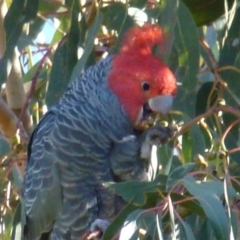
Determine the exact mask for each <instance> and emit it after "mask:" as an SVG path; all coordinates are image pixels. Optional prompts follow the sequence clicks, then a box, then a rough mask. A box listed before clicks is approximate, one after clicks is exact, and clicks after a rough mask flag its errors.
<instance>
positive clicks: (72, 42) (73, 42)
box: [46, 0, 79, 107]
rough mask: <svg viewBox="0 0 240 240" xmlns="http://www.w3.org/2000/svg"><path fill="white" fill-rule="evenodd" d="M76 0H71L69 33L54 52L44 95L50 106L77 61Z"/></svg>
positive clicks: (66, 84) (62, 89)
mask: <svg viewBox="0 0 240 240" xmlns="http://www.w3.org/2000/svg"><path fill="white" fill-rule="evenodd" d="M78 14H79V4H78V1H77V0H75V1H73V5H72V16H71V26H70V30H69V34H68V35H67V36H66V37H65V38H64V39H63V40H62V41H61V42H60V43H59V45H58V48H57V50H56V52H55V54H54V58H53V67H52V71H51V75H50V80H49V87H48V91H47V95H46V103H47V105H48V107H49V106H52V105H53V104H54V103H56V102H57V101H58V99H59V98H60V97H61V96H62V94H63V92H64V91H65V89H66V88H67V86H68V84H69V81H70V76H71V74H72V70H73V68H74V66H75V64H76V62H77V49H78V42H79V28H78Z"/></svg>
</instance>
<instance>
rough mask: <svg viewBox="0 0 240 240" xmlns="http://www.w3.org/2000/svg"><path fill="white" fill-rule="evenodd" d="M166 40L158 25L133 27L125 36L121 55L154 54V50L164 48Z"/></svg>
mask: <svg viewBox="0 0 240 240" xmlns="http://www.w3.org/2000/svg"><path fill="white" fill-rule="evenodd" d="M163 44H164V38H163V33H162V29H161V28H160V27H159V26H158V25H152V24H145V25H144V26H143V27H138V26H136V27H133V28H132V29H130V30H129V31H128V32H126V34H125V35H124V38H123V42H122V47H121V49H120V53H136V52H137V53H138V54H142V55H148V54H152V48H153V47H154V46H156V45H158V46H162V45H163Z"/></svg>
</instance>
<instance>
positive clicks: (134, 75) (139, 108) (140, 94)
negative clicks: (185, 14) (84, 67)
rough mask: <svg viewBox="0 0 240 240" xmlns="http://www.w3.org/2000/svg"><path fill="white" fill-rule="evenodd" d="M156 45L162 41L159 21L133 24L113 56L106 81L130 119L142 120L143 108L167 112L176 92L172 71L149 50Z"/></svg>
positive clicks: (149, 110)
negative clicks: (116, 53) (157, 22)
mask: <svg viewBox="0 0 240 240" xmlns="http://www.w3.org/2000/svg"><path fill="white" fill-rule="evenodd" d="M156 45H159V46H160V48H161V47H163V45H164V44H163V34H162V30H161V28H160V27H159V26H158V25H152V24H146V25H144V26H143V27H138V26H137V27H133V28H132V29H130V30H129V31H128V32H127V33H126V34H125V36H124V38H123V42H122V47H121V49H120V52H119V54H118V55H115V56H114V57H113V62H112V68H111V70H110V73H109V78H108V84H109V87H110V89H111V90H112V91H113V92H114V93H115V94H116V95H117V97H118V99H119V102H120V104H121V105H122V106H123V108H124V109H125V111H126V113H127V114H128V116H129V117H130V119H131V121H132V122H133V123H137V122H141V121H142V120H143V118H144V114H145V113H146V112H158V113H160V114H166V113H167V112H168V111H169V110H170V108H171V105H172V101H173V96H174V95H175V94H176V90H177V85H176V78H175V76H174V74H173V73H172V72H171V70H170V69H169V68H168V67H167V66H166V65H165V64H164V62H163V61H162V60H161V59H159V58H158V57H156V56H154V54H153V53H152V50H153V48H154V47H155V46H156Z"/></svg>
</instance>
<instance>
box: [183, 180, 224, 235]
mask: <svg viewBox="0 0 240 240" xmlns="http://www.w3.org/2000/svg"><path fill="white" fill-rule="evenodd" d="M182 183H183V185H184V186H185V187H186V189H187V190H188V191H189V192H190V193H191V194H192V195H193V196H194V197H196V198H197V200H198V201H199V203H200V205H201V206H202V208H203V210H204V212H205V214H206V217H207V218H208V220H209V221H210V222H211V225H212V227H213V229H214V232H215V235H216V237H217V239H219V240H225V239H228V238H229V221H228V218H227V215H226V213H225V209H224V207H223V204H222V202H221V200H220V199H219V196H218V195H217V193H219V192H218V191H219V186H220V185H219V182H211V185H209V186H208V187H211V189H210V188H207V189H206V185H205V186H204V187H203V185H202V184H196V183H195V179H194V178H193V177H190V176H185V177H184V179H183V180H182ZM214 183H215V184H214ZM213 185H214V188H213Z"/></svg>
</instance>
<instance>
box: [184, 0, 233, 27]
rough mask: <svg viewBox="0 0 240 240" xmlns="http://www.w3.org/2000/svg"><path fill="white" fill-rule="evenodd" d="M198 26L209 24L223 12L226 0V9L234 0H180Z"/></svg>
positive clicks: (229, 7) (230, 6)
mask: <svg viewBox="0 0 240 240" xmlns="http://www.w3.org/2000/svg"><path fill="white" fill-rule="evenodd" d="M182 1H183V2H184V3H185V4H186V5H187V7H188V8H189V10H190V11H191V13H192V15H193V18H194V20H195V22H196V24H197V25H198V26H201V25H206V24H209V23H211V22H213V21H215V20H216V19H218V18H219V17H221V16H222V15H223V14H224V13H225V7H224V4H225V2H227V4H228V10H230V9H231V8H232V6H233V3H234V0H227V1H226V0H212V1H208V0H182Z"/></svg>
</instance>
